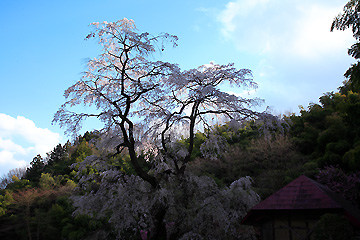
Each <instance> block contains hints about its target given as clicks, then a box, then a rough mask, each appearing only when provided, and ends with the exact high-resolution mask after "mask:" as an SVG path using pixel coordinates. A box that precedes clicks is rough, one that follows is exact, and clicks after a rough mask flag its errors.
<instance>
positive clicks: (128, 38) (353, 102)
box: [0, 1, 360, 240]
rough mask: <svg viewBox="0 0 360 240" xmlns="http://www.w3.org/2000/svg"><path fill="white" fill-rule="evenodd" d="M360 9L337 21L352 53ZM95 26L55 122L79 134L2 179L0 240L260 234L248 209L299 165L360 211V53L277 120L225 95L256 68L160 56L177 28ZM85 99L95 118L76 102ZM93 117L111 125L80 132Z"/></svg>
mask: <svg viewBox="0 0 360 240" xmlns="http://www.w3.org/2000/svg"><path fill="white" fill-rule="evenodd" d="M359 7H360V3H359V1H350V2H349V3H348V4H347V5H346V6H345V8H344V12H343V13H342V15H339V16H338V17H337V18H336V19H335V20H334V23H333V26H332V30H334V29H338V30H344V29H346V28H349V27H350V28H352V30H353V33H354V38H355V40H356V41H357V42H356V43H355V44H354V45H353V46H351V48H350V50H349V54H350V55H352V56H353V57H354V58H355V59H358V58H359V57H360V52H359V48H358V47H359V44H360V43H358V41H359V32H360V31H359V27H358V22H359V21H358V19H357V18H349V17H348V16H349V15H351V16H353V15H354V11H355V13H358V12H359V9H358V8H359ZM356 16H358V14H357V15H356ZM349 19H350V20H349ZM92 26H93V27H94V30H93V31H92V32H91V33H90V34H89V35H88V36H87V39H92V38H95V39H96V40H97V41H99V43H100V44H101V45H102V47H103V51H102V52H101V54H100V55H99V57H98V58H95V59H92V60H89V62H88V69H87V71H86V72H85V73H84V75H83V77H82V78H81V80H79V81H78V82H76V83H75V84H74V85H73V86H71V87H69V88H68V89H67V90H66V92H65V97H66V102H65V104H63V105H62V106H61V108H60V109H59V111H58V112H57V113H56V114H55V117H54V121H55V122H56V123H59V124H60V125H61V126H62V127H64V128H66V129H67V131H68V132H69V133H70V134H72V135H73V136H75V137H74V138H73V139H74V140H72V141H68V142H67V143H66V144H64V145H61V144H59V145H57V146H56V147H55V148H54V149H53V150H52V151H51V152H49V153H48V154H47V156H40V155H37V156H35V157H34V158H33V160H32V161H31V163H30V166H29V167H28V168H26V169H25V168H23V169H14V170H12V171H10V172H9V173H8V174H7V175H5V176H3V177H2V178H1V182H0V186H1V190H0V239H30V240H31V239H143V240H144V239H256V233H255V231H254V229H253V228H251V227H247V226H242V225H241V224H240V221H241V219H242V217H244V216H245V214H246V213H247V211H248V210H249V209H250V208H251V207H252V206H254V205H255V204H256V203H258V202H259V201H260V200H261V199H264V198H266V197H267V196H269V195H271V194H273V193H274V192H275V191H277V190H278V189H280V188H281V187H283V186H284V185H285V184H287V183H289V182H290V181H292V180H293V179H295V178H297V177H298V176H300V175H302V174H304V175H307V176H309V177H311V178H314V179H317V180H318V181H319V182H321V183H323V184H325V185H328V186H329V187H330V188H331V189H332V190H334V191H335V192H337V193H339V194H341V195H343V196H344V198H346V199H348V200H349V201H351V202H352V203H353V204H354V205H356V206H358V207H359V206H360V64H359V62H357V63H356V64H354V65H352V66H351V67H350V68H349V69H348V70H347V71H346V73H345V81H344V83H343V85H342V86H339V89H338V90H334V92H331V93H324V94H323V95H322V96H320V97H319V103H310V104H309V106H308V107H307V108H304V107H303V108H301V111H300V114H299V115H295V114H292V115H287V116H285V115H284V116H274V115H272V114H271V113H269V112H257V111H254V110H252V109H253V107H254V106H257V105H258V104H260V103H261V100H260V99H247V98H243V97H239V96H235V95H232V94H229V93H227V92H224V91H222V90H221V88H220V85H221V84H222V83H229V84H232V85H233V86H236V87H244V88H246V89H248V88H256V86H257V85H256V83H255V82H254V81H253V79H252V74H251V71H250V70H248V69H237V68H235V67H234V66H233V65H232V64H227V65H219V64H214V63H211V64H209V65H203V66H200V67H198V68H195V69H191V70H187V71H181V70H180V69H179V67H178V66H177V65H176V64H170V63H165V62H161V61H154V57H153V55H155V54H157V53H158V52H159V51H160V52H162V51H164V49H165V46H166V45H167V44H171V45H173V46H176V41H177V38H176V36H171V35H169V34H160V35H156V36H153V35H150V34H148V33H139V31H138V30H137V29H136V28H135V25H134V23H133V22H132V21H130V20H127V19H123V20H120V21H117V22H112V23H107V22H104V23H93V24H92ZM159 46H160V47H159ZM83 104H85V105H87V106H89V107H90V109H91V107H94V106H95V109H96V111H95V113H91V112H81V113H76V112H72V111H70V110H68V108H69V107H72V106H76V105H83ZM91 117H95V118H97V119H99V120H100V121H102V122H103V123H104V128H103V129H99V130H98V131H93V132H86V133H85V134H83V135H79V133H78V131H79V129H80V127H81V122H82V120H85V119H86V118H91Z"/></svg>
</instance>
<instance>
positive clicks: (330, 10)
mask: <svg viewBox="0 0 360 240" xmlns="http://www.w3.org/2000/svg"><path fill="white" fill-rule="evenodd" d="M343 5H344V2H343V1H340V0H333V1H328V0H292V1H284V0H271V1H270V0H255V1H247V0H233V1H231V2H229V3H228V4H227V5H226V6H225V8H224V9H223V10H222V11H220V12H219V14H218V15H217V17H216V20H217V21H218V23H220V34H221V35H222V36H223V38H224V39H225V40H226V41H227V44H229V43H230V44H233V46H234V47H235V48H236V49H237V50H238V51H239V52H240V55H244V56H247V57H249V58H250V60H251V62H254V63H255V65H253V66H250V68H251V69H252V70H253V72H254V78H255V81H256V82H258V84H259V88H258V90H257V92H256V94H255V96H258V97H260V98H264V99H265V101H266V102H265V103H266V105H270V106H273V107H274V108H276V109H277V110H280V111H281V110H288V109H291V110H292V111H294V112H296V110H297V105H300V104H301V105H304V106H306V105H307V104H308V103H309V102H316V101H317V100H318V98H319V97H320V96H321V95H322V94H323V93H325V92H328V91H336V88H337V87H338V86H339V85H340V84H341V82H342V81H343V79H344V77H343V74H344V72H345V71H346V69H347V68H348V67H349V66H350V64H351V63H352V62H353V61H354V60H353V59H352V58H351V57H349V56H348V55H347V49H348V48H349V47H350V46H351V44H352V43H353V42H354V39H353V37H352V33H351V31H350V30H346V31H345V32H343V31H334V32H330V27H331V23H332V21H333V19H334V17H335V16H336V15H337V14H338V13H340V12H341V11H342V7H343Z"/></svg>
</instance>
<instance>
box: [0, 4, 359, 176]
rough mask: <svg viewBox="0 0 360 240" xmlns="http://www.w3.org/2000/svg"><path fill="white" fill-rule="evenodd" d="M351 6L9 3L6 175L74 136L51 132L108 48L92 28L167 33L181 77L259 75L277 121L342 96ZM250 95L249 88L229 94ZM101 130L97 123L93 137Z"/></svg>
mask: <svg viewBox="0 0 360 240" xmlns="http://www.w3.org/2000/svg"><path fill="white" fill-rule="evenodd" d="M346 2H347V1H346V0H332V1H329V0H292V1H288V0H251V1H249V0H233V1H229V0H198V1H190V0H182V1H165V0H161V1H160V0H158V1H156V0H154V1H148V0H133V1H120V0H103V1H95V0H86V1H85V0H78V1H73V0H63V1H45V0H37V1H25V0H17V1H11V0H3V1H0V31H1V38H0V53H1V58H0V76H1V77H0V79H1V89H0V103H1V104H0V175H2V174H4V173H6V172H7V171H8V170H9V169H11V168H14V167H18V166H21V165H24V164H28V163H29V162H30V161H31V160H32V158H33V157H35V156H36V155H37V154H39V153H40V154H42V156H43V157H45V152H48V151H50V150H52V149H53V148H54V147H55V146H56V144H57V143H58V142H61V143H64V142H66V140H67V137H65V136H63V130H61V129H60V128H59V127H58V126H53V125H51V121H52V118H53V115H54V113H55V112H56V111H57V110H58V108H59V106H60V105H61V104H62V103H63V102H64V98H63V92H64V90H65V89H66V88H67V87H69V86H70V85H72V84H73V83H74V82H75V81H76V80H77V79H79V77H80V76H81V72H82V71H84V70H85V63H86V59H88V58H92V57H95V56H96V55H97V54H98V53H99V51H100V48H99V47H98V46H97V45H96V43H95V42H94V41H84V38H85V37H86V35H87V34H88V33H89V31H90V28H89V27H88V25H89V23H91V22H102V21H108V22H110V21H116V20H118V19H122V18H124V17H126V18H128V19H133V20H134V21H135V23H136V25H137V27H138V28H139V29H140V31H147V32H150V33H153V34H157V33H161V32H168V33H170V34H175V35H177V36H178V37H179V42H178V43H179V47H178V48H175V49H168V51H165V52H164V53H163V55H162V56H161V60H163V61H169V62H175V63H178V64H179V65H180V67H181V68H182V69H184V70H185V69H190V68H196V67H198V66H200V65H203V64H207V63H209V62H210V61H214V62H216V63H219V64H226V63H229V62H234V63H235V66H236V67H238V68H249V69H251V70H252V71H253V74H254V78H255V81H256V82H257V83H258V84H259V88H258V90H257V91H256V92H255V93H254V92H253V91H251V92H250V96H254V97H255V96H256V97H260V98H263V99H265V104H264V107H263V108H264V109H265V107H266V106H271V107H272V109H273V110H274V113H288V112H295V113H297V112H298V105H303V106H305V107H306V106H307V105H308V104H309V103H310V102H317V101H318V98H319V97H320V96H321V95H322V94H323V93H325V92H329V91H336V90H337V87H339V86H340V85H341V83H342V81H343V80H344V77H343V74H344V72H345V71H346V70H347V68H349V66H350V64H351V63H353V62H354V60H353V59H352V58H351V57H349V56H348V55H347V48H349V46H350V45H351V44H352V43H353V42H354V40H353V38H352V34H351V32H349V31H347V32H339V31H335V32H330V26H331V22H332V20H333V18H334V17H335V16H336V15H337V14H338V13H339V12H340V11H341V10H342V7H343V5H345V3H346ZM229 91H231V92H233V93H235V94H243V89H233V88H232V89H229ZM94 128H96V125H95V124H92V123H89V124H88V125H86V128H85V130H92V129H94Z"/></svg>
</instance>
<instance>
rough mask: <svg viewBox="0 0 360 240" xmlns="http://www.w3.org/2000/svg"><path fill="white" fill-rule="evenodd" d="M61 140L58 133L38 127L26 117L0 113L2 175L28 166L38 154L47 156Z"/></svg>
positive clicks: (0, 171)
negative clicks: (14, 116)
mask: <svg viewBox="0 0 360 240" xmlns="http://www.w3.org/2000/svg"><path fill="white" fill-rule="evenodd" d="M59 142H60V135H59V134H58V133H53V132H51V131H50V130H48V129H43V128H39V127H36V125H35V123H34V122H33V121H31V120H29V119H26V118H25V117H22V116H18V117H17V118H13V117H11V116H9V115H6V114H3V113H0V175H2V174H6V173H7V172H8V171H9V170H10V169H13V168H17V167H22V166H26V165H27V164H29V163H30V162H31V161H32V159H33V157H35V156H36V155H37V154H41V155H42V156H43V157H45V156H46V153H47V152H49V151H51V150H52V149H53V148H54V147H55V146H56V145H57V144H58V143H59Z"/></svg>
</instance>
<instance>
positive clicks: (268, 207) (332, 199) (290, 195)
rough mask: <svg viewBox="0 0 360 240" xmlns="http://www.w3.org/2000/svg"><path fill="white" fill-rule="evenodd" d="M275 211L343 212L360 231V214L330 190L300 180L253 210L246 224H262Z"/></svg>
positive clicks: (306, 178) (307, 180) (303, 178)
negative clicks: (264, 218)
mask: <svg viewBox="0 0 360 240" xmlns="http://www.w3.org/2000/svg"><path fill="white" fill-rule="evenodd" d="M305 210H306V211H305ZM275 211H283V212H284V211H292V212H293V211H303V212H304V213H305V212H307V213H308V212H309V211H324V212H328V211H341V212H344V214H345V215H346V216H347V217H348V218H349V219H350V220H351V222H353V223H354V224H356V225H358V226H359V227H360V211H359V209H357V208H356V207H354V206H353V205H352V204H351V203H350V202H348V201H345V200H344V199H343V198H342V197H340V196H339V195H337V194H335V193H334V192H332V191H331V190H330V189H329V188H328V187H326V186H324V185H322V184H320V183H318V182H316V181H314V180H312V179H310V178H308V177H306V176H300V177H298V178H297V179H295V180H294V181H292V182H291V183H289V184H288V185H286V186H285V187H283V188H281V189H280V190H279V191H277V192H276V193H274V194H273V195H271V196H270V197H268V198H267V199H265V200H264V201H262V202H260V203H259V204H257V205H256V206H255V207H253V208H252V209H251V210H250V212H249V213H248V214H247V215H246V216H245V218H244V219H243V220H242V223H243V224H249V223H254V222H258V221H261V219H262V218H263V217H264V216H266V215H268V214H269V212H275Z"/></svg>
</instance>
